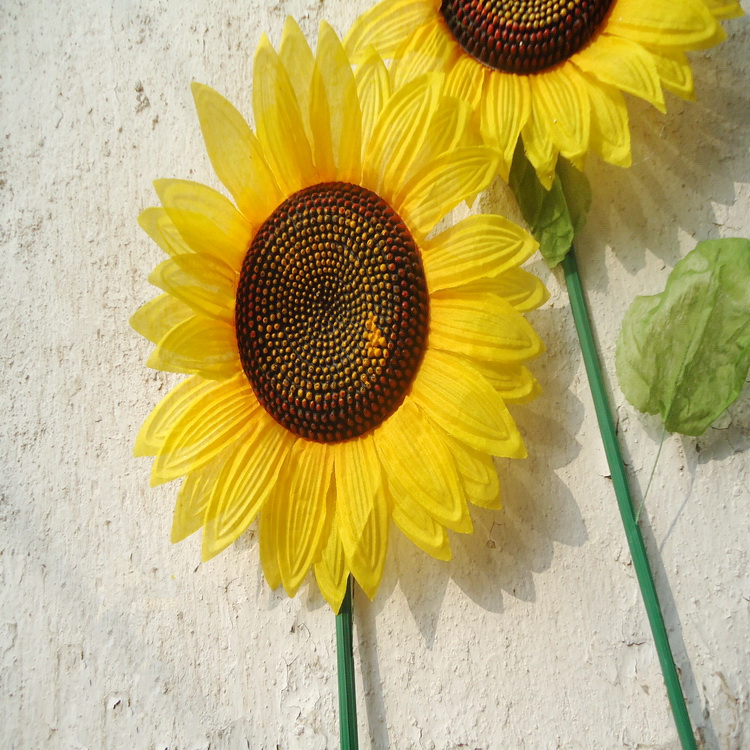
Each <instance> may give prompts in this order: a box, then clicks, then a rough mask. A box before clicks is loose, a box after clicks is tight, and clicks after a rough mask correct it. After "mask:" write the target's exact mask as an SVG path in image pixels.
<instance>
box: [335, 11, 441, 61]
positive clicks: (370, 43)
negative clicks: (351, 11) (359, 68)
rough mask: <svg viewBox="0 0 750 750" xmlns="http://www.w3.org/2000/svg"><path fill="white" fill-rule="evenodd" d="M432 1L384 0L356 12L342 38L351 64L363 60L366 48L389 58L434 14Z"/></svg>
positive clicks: (365, 55)
mask: <svg viewBox="0 0 750 750" xmlns="http://www.w3.org/2000/svg"><path fill="white" fill-rule="evenodd" d="M435 10H436V9H435V3H434V2H433V0H385V2H382V3H378V4H377V5H375V7H373V8H371V9H370V10H368V11H366V12H365V13H363V14H362V15H360V16H359V17H358V18H357V20H356V21H355V22H354V23H353V24H352V27H351V29H350V30H349V33H348V34H347V35H346V37H345V39H344V46H345V47H346V52H347V54H348V55H349V58H350V59H351V61H352V62H353V63H354V64H358V63H361V62H364V61H365V59H366V58H367V54H368V52H369V50H370V47H375V49H376V50H377V51H378V53H379V54H380V56H381V57H384V58H390V57H392V56H393V53H394V52H395V51H396V49H397V48H398V46H399V45H400V44H401V43H402V41H403V39H404V38H405V37H407V36H408V35H409V34H411V32H412V31H414V29H416V28H418V27H419V26H421V25H422V24H423V23H424V22H425V21H427V20H428V19H429V18H430V17H433V16H434V15H435Z"/></svg>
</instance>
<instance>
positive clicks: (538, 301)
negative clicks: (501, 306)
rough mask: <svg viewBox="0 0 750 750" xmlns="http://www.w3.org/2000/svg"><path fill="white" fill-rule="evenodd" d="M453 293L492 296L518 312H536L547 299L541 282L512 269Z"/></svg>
mask: <svg viewBox="0 0 750 750" xmlns="http://www.w3.org/2000/svg"><path fill="white" fill-rule="evenodd" d="M453 291H455V292H460V293H461V294H484V293H489V294H494V295H497V296H498V297H501V298H502V299H504V300H505V301H506V302H507V303H508V304H509V305H510V306H511V307H512V308H513V309H514V310H518V312H530V311H531V310H536V309H537V308H538V307H540V306H541V305H543V304H544V303H545V302H546V301H547V300H548V299H549V292H548V291H547V287H545V286H544V284H542V280H541V279H540V278H539V277H538V276H534V274H533V273H529V272H528V271H524V270H523V269H522V268H512V269H510V270H508V271H506V272H505V273H501V274H500V275H498V276H495V277H494V278H491V279H479V280H478V281H473V282H471V283H470V284H464V285H463V286H461V287H455V288H454V289H453Z"/></svg>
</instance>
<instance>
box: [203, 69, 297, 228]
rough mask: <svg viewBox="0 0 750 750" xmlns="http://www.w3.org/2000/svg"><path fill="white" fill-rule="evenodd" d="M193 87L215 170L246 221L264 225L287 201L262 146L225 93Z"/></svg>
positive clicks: (204, 87) (207, 147) (204, 138)
mask: <svg viewBox="0 0 750 750" xmlns="http://www.w3.org/2000/svg"><path fill="white" fill-rule="evenodd" d="M191 88H192V91H193V98H194V99H195V108H196V109H197V111H198V119H199V121H200V125H201V131H202V132H203V140H204V141H205V142H206V150H207V151H208V157H209V159H211V164H212V165H213V168H214V171H215V172H216V174H217V176H218V177H219V179H220V180H221V181H222V183H223V184H224V185H225V186H226V188H227V190H228V191H229V192H230V193H231V194H232V197H233V198H234V200H235V203H236V204H237V207H238V208H239V210H240V212H241V213H242V214H243V215H244V216H245V218H246V219H247V220H248V221H249V222H250V223H251V224H256V225H258V224H262V223H263V222H264V221H265V220H266V219H267V218H268V216H269V214H270V213H271V212H272V211H273V210H274V208H276V206H278V204H279V203H281V201H282V200H283V198H282V196H281V191H280V190H279V186H278V185H277V184H276V180H275V179H274V176H273V174H272V172H271V170H270V168H269V167H268V164H266V160H265V159H264V158H263V153H262V151H261V148H260V144H259V143H258V141H257V139H256V138H255V136H254V135H253V132H252V130H250V126H249V125H248V124H247V122H245V118H244V117H242V115H241V114H240V113H239V112H238V111H237V110H236V109H235V108H234V107H233V106H232V105H231V104H230V103H229V102H228V101H227V100H226V99H225V98H224V97H223V96H221V94H219V93H217V92H216V91H214V90H213V89H212V88H209V87H208V86H204V85H203V84H200V83H195V82H193V84H192V87H191Z"/></svg>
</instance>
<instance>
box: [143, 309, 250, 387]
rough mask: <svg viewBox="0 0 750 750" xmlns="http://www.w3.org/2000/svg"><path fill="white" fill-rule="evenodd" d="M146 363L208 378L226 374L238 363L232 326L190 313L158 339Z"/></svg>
mask: <svg viewBox="0 0 750 750" xmlns="http://www.w3.org/2000/svg"><path fill="white" fill-rule="evenodd" d="M146 366H147V367H151V368H152V369H154V370H164V371H166V372H181V373H186V374H189V375H200V376H201V377H202V378H207V379H210V380H225V379H226V378H230V377H232V375H234V374H235V373H236V372H237V371H238V370H239V369H240V367H241V365H240V359H239V355H238V352H237V338H236V337H235V333H234V326H229V325H226V324H225V323H220V322H219V321H218V320H212V319H211V318H204V317H203V316H202V315H194V316H192V317H190V318H188V319H187V320H184V321H182V322H181V323H178V324H177V325H176V326H175V327H174V328H172V329H171V330H170V331H169V332H168V333H167V334H166V335H165V336H164V337H163V338H162V339H161V340H160V341H159V344H158V346H157V347H156V349H154V352H153V354H152V355H151V356H150V357H149V359H148V362H146Z"/></svg>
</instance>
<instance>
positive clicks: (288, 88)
mask: <svg viewBox="0 0 750 750" xmlns="http://www.w3.org/2000/svg"><path fill="white" fill-rule="evenodd" d="M253 112H254V113H255V126H256V132H257V134H258V140H259V141H260V143H261V146H262V147H263V153H264V154H265V156H266V160H267V161H268V164H269V166H270V167H271V169H272V170H273V173H274V175H275V176H276V181H277V182H278V184H279V187H280V188H281V190H282V192H283V193H284V194H285V195H291V194H292V193H295V192H297V191H298V190H301V189H302V188H303V187H307V186H308V185H312V184H314V183H315V182H316V181H317V173H316V171H315V167H314V166H313V159H312V152H311V150H310V142H309V141H308V139H307V136H306V135H305V127H304V123H303V120H302V115H301V113H300V108H299V104H298V102H297V99H296V97H295V95H294V89H293V88H292V84H291V82H290V81H289V76H288V74H287V72H286V69H285V68H284V66H283V65H282V64H281V62H280V60H279V58H278V56H277V55H276V52H274V49H273V47H271V43H270V42H269V41H268V38H267V37H266V35H265V34H264V35H263V36H262V37H261V40H260V43H259V44H258V48H257V50H256V51H255V60H254V63H253Z"/></svg>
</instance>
